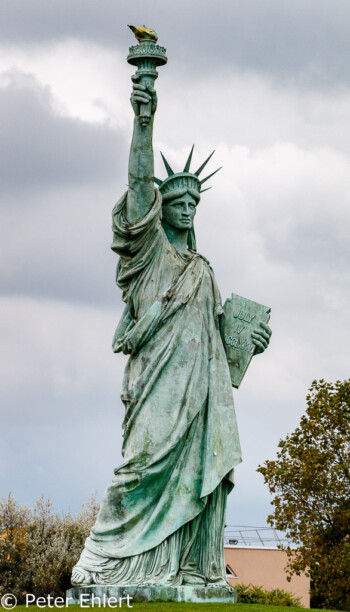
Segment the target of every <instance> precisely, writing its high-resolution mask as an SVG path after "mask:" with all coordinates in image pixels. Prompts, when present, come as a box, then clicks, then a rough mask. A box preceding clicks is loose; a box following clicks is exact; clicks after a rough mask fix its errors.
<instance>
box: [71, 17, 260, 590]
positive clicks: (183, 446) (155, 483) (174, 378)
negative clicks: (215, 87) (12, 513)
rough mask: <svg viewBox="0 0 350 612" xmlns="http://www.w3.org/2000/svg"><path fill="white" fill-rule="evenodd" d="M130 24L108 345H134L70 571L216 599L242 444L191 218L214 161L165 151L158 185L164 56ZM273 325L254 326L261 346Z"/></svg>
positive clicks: (90, 580)
mask: <svg viewBox="0 0 350 612" xmlns="http://www.w3.org/2000/svg"><path fill="white" fill-rule="evenodd" d="M135 29H136V31H135ZM133 31H134V33H135V35H136V36H137V38H138V40H139V41H140V43H139V45H136V46H134V47H132V48H131V49H130V53H129V56H128V61H129V63H131V64H132V65H136V66H137V72H136V74H135V75H134V76H133V92H132V96H131V104H132V108H133V110H134V115H135V117H134V129H133V138H132V143H131V149H130V158H129V177H128V179H129V180H128V191H127V192H126V193H125V194H124V195H123V196H122V197H121V199H120V200H119V201H118V203H117V204H116V206H115V207H114V209H113V243H112V249H113V251H115V252H116V253H117V254H118V255H119V262H118V267H117V277H116V281H117V284H118V285H119V287H120V288H121V289H122V291H123V300H124V302H125V304H126V306H125V310H124V313H123V316H122V318H121V321H120V323H119V325H118V327H117V329H116V332H115V335H114V338H113V350H114V351H115V352H119V351H122V352H123V353H124V354H127V355H129V356H130V357H129V361H128V363H127V365H126V369H125V374H124V380H123V387H122V393H121V397H122V400H123V402H124V404H125V408H126V415H125V420H124V424H123V435H124V441H123V457H124V462H123V464H122V465H121V466H120V467H118V468H116V470H115V472H114V478H113V480H112V482H111V484H110V485H109V487H108V488H107V491H106V493H105V496H104V499H103V501H102V505H101V510H100V513H99V516H98V518H97V522H96V524H95V526H94V527H93V529H92V531H91V534H90V537H89V538H88V539H87V541H86V544H85V548H84V551H83V552H82V555H81V558H80V560H79V562H78V564H77V566H76V567H75V568H74V570H73V575H72V583H73V584H74V585H76V586H82V587H83V586H85V585H91V584H93V585H106V588H107V585H117V586H118V587H119V586H130V585H140V586H141V585H150V587H151V588H153V586H155V587H157V589H158V591H159V592H160V591H161V589H162V588H163V587H164V589H166V588H167V587H175V588H179V589H181V588H182V587H184V586H185V587H186V588H193V593H195V590H196V589H202V590H203V589H204V588H205V587H206V586H207V585H209V586H210V587H212V590H211V593H213V592H214V591H215V590H216V589H217V595H218V597H219V591H222V590H223V589H224V590H225V588H226V590H227V587H228V585H227V582H226V572H225V561H224V554H223V533H224V531H223V530H224V524H225V509H226V499H227V495H228V493H229V492H230V490H231V489H232V487H233V469H234V467H235V466H236V465H237V464H238V463H239V462H240V461H241V451H240V444H239V437H238V431H237V425H236V418H235V411H234V405H233V396H232V386H231V379H230V370H229V366H228V362H227V357H226V353H225V349H224V344H223V340H222V336H221V318H222V314H223V309H222V303H221V297H220V292H219V289H218V287H217V284H216V281H215V276H214V272H213V270H212V268H211V266H210V264H209V262H208V261H207V260H206V259H205V257H203V256H202V255H200V254H199V253H198V252H197V251H196V240H195V233H194V224H193V222H194V217H195V214H196V211H197V206H198V204H199V202H200V199H201V194H202V193H203V191H204V189H202V185H203V183H205V182H206V180H207V179H208V178H210V177H211V176H212V175H213V174H215V172H216V171H215V172H212V173H211V174H209V176H208V177H206V178H200V174H201V172H202V171H203V169H204V167H205V165H206V164H207V162H208V161H209V159H210V157H211V156H210V157H209V158H208V159H207V160H206V161H205V162H204V163H203V164H202V165H201V166H200V167H199V168H198V170H196V171H195V172H191V170H190V165H191V160H192V153H193V148H192V150H191V152H190V155H189V157H188V159H187V161H186V163H185V166H184V169H183V170H182V171H181V172H177V173H176V172H174V171H173V170H172V168H171V166H170V164H169V162H167V161H166V160H165V158H164V163H165V167H166V170H167V175H168V176H167V177H166V178H165V179H164V180H160V179H156V182H157V184H158V186H159V190H157V189H156V188H155V184H154V181H155V179H154V160H153V148H152V135H153V123H154V115H155V112H156V108H157V96H156V92H155V90H154V81H155V79H156V78H157V70H156V68H157V66H161V65H162V64H165V63H166V61H167V60H166V55H165V49H164V48H163V47H159V46H158V45H156V44H155V41H156V40H157V36H156V34H155V33H154V32H153V30H151V29H149V28H145V26H143V27H141V28H139V29H137V28H135V26H133ZM269 336H270V333H269V331H268V329H259V330H257V332H256V338H255V340H253V341H254V342H255V344H256V346H257V347H258V348H259V351H261V347H262V350H263V349H264V348H266V346H267V344H268V341H269ZM164 592H165V591H164ZM179 592H180V591H178V592H177V595H176V597H175V599H178V598H179ZM203 592H204V591H203ZM211 596H212V595H211ZM193 597H194V598H195V595H193ZM208 597H209V595H208ZM165 598H166V597H165Z"/></svg>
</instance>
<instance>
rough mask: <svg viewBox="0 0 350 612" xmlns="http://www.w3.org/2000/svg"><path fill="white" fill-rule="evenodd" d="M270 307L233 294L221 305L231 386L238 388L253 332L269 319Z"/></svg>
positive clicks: (251, 349) (250, 353)
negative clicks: (222, 306)
mask: <svg viewBox="0 0 350 612" xmlns="http://www.w3.org/2000/svg"><path fill="white" fill-rule="evenodd" d="M270 312H271V308H269V307H268V306H263V305H262V304H258V303H257V302H252V301H251V300H248V299H247V298H244V297H242V296H240V295H236V294H235V293H233V294H232V297H231V299H228V300H226V302H225V305H224V314H225V317H224V323H223V341H224V347H225V351H226V356H227V361H228V365H229V368H230V373H231V381H232V386H233V387H236V389H238V387H239V385H240V384H241V382H242V380H243V377H244V375H245V373H246V371H247V369H248V366H249V364H250V361H251V358H252V357H253V355H254V352H255V348H256V346H255V344H254V343H253V342H252V332H253V331H254V330H255V329H257V328H259V323H268V322H269V319H270Z"/></svg>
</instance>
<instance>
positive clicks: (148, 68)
mask: <svg viewBox="0 0 350 612" xmlns="http://www.w3.org/2000/svg"><path fill="white" fill-rule="evenodd" d="M129 28H130V30H132V32H133V33H134V34H135V36H136V39H137V40H138V41H139V44H138V45H134V46H133V47H130V48H129V55H128V57H127V61H128V62H129V64H131V65H132V66H137V70H136V73H135V74H136V75H137V76H138V77H139V79H138V82H139V83H140V84H141V85H144V86H147V85H151V86H152V87H153V86H154V81H155V80H156V78H157V77H158V72H157V66H163V65H164V64H166V63H167V61H168V59H167V57H166V49H164V47H160V46H159V45H156V44H155V43H156V42H157V40H158V36H157V34H156V32H155V31H154V30H151V29H150V28H147V27H146V26H134V25H129ZM150 118H151V102H148V103H147V104H141V105H140V123H141V125H142V126H145V125H148V123H149V121H150Z"/></svg>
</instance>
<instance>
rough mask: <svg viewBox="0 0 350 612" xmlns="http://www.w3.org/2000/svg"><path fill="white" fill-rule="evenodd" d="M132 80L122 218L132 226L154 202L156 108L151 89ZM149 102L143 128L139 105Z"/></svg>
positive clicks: (135, 78) (136, 80)
mask: <svg viewBox="0 0 350 612" xmlns="http://www.w3.org/2000/svg"><path fill="white" fill-rule="evenodd" d="M131 78H132V80H133V91H132V94H131V105H132V107H133V109H134V113H135V119H134V131H133V136H132V142H131V147H130V157H129V187H128V203H127V211H126V215H127V218H128V221H130V222H131V223H135V222H136V221H139V220H140V219H142V218H143V217H144V216H145V215H146V214H147V212H148V211H149V209H150V208H151V206H152V204H153V202H154V182H153V175H154V160H153V147H152V136H153V121H154V113H155V111H156V108H157V94H156V92H155V90H154V89H153V87H151V86H150V85H147V86H146V87H145V86H144V85H140V84H139V83H138V77H137V76H136V75H134V76H132V77H131ZM147 102H151V107H152V115H151V119H150V121H149V123H148V124H147V125H145V126H143V125H141V122H140V104H145V103H147Z"/></svg>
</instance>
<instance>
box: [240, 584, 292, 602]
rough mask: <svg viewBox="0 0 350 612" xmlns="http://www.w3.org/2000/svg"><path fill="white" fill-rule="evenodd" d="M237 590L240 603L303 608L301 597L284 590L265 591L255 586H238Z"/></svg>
mask: <svg viewBox="0 0 350 612" xmlns="http://www.w3.org/2000/svg"><path fill="white" fill-rule="evenodd" d="M235 589H236V591H237V594H238V602H239V603H248V604H263V605H273V606H294V607H296V608H301V607H302V605H301V603H300V599H299V597H296V596H295V595H293V594H292V593H288V592H287V591H283V589H272V590H271V591H265V589H263V587H262V586H254V585H253V584H248V585H245V584H237V585H235Z"/></svg>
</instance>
